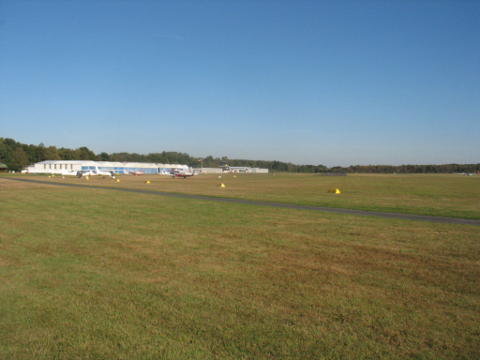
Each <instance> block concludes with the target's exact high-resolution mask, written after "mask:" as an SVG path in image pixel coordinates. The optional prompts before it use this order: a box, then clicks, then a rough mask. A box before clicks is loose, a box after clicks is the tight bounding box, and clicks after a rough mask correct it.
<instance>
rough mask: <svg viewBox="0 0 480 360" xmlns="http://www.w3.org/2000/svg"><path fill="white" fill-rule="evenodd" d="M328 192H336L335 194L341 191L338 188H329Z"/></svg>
mask: <svg viewBox="0 0 480 360" xmlns="http://www.w3.org/2000/svg"><path fill="white" fill-rule="evenodd" d="M328 192H329V193H332V194H337V195H338V194H341V193H342V191H341V190H340V189H339V188H335V189H329V190H328Z"/></svg>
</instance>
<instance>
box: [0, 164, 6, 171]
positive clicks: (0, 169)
mask: <svg viewBox="0 0 480 360" xmlns="http://www.w3.org/2000/svg"><path fill="white" fill-rule="evenodd" d="M7 171H8V166H7V165H5V164H4V163H0V172H7Z"/></svg>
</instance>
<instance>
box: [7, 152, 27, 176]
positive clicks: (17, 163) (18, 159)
mask: <svg viewBox="0 0 480 360" xmlns="http://www.w3.org/2000/svg"><path fill="white" fill-rule="evenodd" d="M28 164H29V161H28V156H27V153H26V152H25V151H24V150H23V149H22V147H20V146H19V147H17V148H16V149H15V150H14V152H13V156H12V162H11V163H10V165H9V166H8V167H9V168H10V169H12V170H15V171H20V170H22V169H23V168H24V167H25V166H27V165H28Z"/></svg>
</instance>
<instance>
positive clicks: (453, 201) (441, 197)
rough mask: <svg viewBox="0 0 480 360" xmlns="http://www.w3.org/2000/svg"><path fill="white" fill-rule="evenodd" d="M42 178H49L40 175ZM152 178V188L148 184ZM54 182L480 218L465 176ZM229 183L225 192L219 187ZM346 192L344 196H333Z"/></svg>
mask: <svg viewBox="0 0 480 360" xmlns="http://www.w3.org/2000/svg"><path fill="white" fill-rule="evenodd" d="M34 178H42V179H43V180H45V179H46V178H45V177H34ZM146 179H149V180H151V184H149V185H146V184H145V180H146ZM48 180H51V181H54V182H72V183H82V184H95V185H108V186H112V185H114V186H117V187H129V188H142V189H145V188H148V189H151V190H159V191H171V192H180V193H193V194H205V195H211V196H227V197H237V198H245V199H253V200H267V201H279V202H288V203H297V204H307V205H319V206H331V207H343V208H353V209H363V210H379V211H390V212H402V213H411V214H422V215H440V216H451V217H461V218H470V219H480V176H473V177H465V176H461V175H457V174H454V175H451V174H441V175H440V174H439V175H410V174H408V175H377V174H375V175H349V176H344V177H342V176H340V177H325V176H318V175H312V174H288V173H283V174H282V173H279V174H275V175H273V176H272V175H237V176H236V177H233V175H224V176H223V177H222V178H221V179H218V177H217V176H215V175H207V176H205V175H202V176H196V177H194V178H188V179H173V178H170V177H164V176H138V177H136V176H123V177H121V182H120V183H114V182H113V181H112V180H111V179H110V178H106V179H102V178H101V177H91V178H90V180H89V181H86V180H85V179H77V178H74V177H67V178H65V179H62V178H61V177H55V178H53V179H48ZM220 182H223V183H225V185H226V186H227V187H226V188H225V189H221V188H219V187H218V186H217V185H218V184H219V183H220ZM331 188H340V189H341V190H342V191H343V194H342V195H341V196H336V195H333V194H330V193H328V192H327V191H328V189H331Z"/></svg>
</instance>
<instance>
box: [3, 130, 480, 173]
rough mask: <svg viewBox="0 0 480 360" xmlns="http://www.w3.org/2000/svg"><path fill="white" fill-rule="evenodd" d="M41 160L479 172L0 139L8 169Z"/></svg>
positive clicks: (474, 167)
mask: <svg viewBox="0 0 480 360" xmlns="http://www.w3.org/2000/svg"><path fill="white" fill-rule="evenodd" d="M43 160H98V161H120V162H124V161H128V162H154V163H164V164H173V163H174V164H186V165H189V166H192V167H200V166H203V167H218V166H223V165H227V164H228V165H230V166H249V167H259V168H267V169H269V170H270V171H286V172H298V173H328V172H331V173H385V174H388V173H404V174H407V173H455V172H469V173H474V172H478V171H480V163H479V164H444V165H399V166H394V165H352V166H348V167H341V166H335V167H330V168H328V167H327V166H324V165H298V164H293V163H289V162H283V161H277V160H274V161H268V160H247V159H229V158H227V157H226V156H224V157H213V156H207V157H205V158H198V157H192V156H190V155H189V154H186V153H181V152H175V151H162V152H159V153H150V154H137V153H127V152H120V153H111V154H108V153H106V152H101V153H99V154H95V153H94V152H93V151H92V150H90V149H89V148H87V147H85V146H82V147H79V148H78V149H67V148H64V147H60V148H57V147H55V146H45V145H43V144H39V145H32V144H30V145H27V144H22V143H20V142H17V141H15V140H14V139H9V138H1V137H0V162H2V163H4V164H6V165H7V166H8V168H9V169H10V170H15V171H20V170H22V169H23V168H25V167H26V166H28V165H30V164H34V163H36V162H39V161H43Z"/></svg>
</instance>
